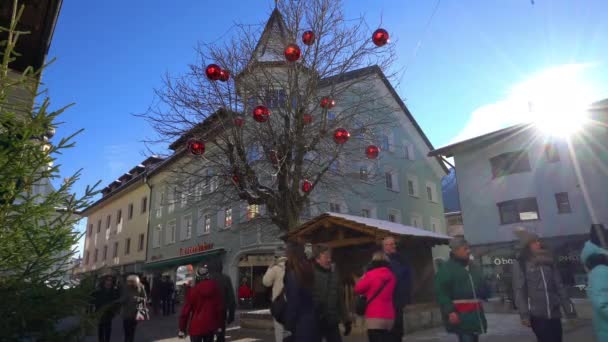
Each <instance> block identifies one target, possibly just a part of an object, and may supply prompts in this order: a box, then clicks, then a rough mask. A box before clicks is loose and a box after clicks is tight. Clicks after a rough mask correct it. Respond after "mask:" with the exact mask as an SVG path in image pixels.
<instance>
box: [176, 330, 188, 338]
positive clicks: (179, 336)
mask: <svg viewBox="0 0 608 342" xmlns="http://www.w3.org/2000/svg"><path fill="white" fill-rule="evenodd" d="M177 338H186V334H185V333H184V332H183V331H181V330H180V332H178V333H177Z"/></svg>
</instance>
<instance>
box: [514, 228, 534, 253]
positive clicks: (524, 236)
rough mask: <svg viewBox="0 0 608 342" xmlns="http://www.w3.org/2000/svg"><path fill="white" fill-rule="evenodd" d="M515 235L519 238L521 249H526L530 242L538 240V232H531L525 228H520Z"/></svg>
mask: <svg viewBox="0 0 608 342" xmlns="http://www.w3.org/2000/svg"><path fill="white" fill-rule="evenodd" d="M515 236H517V238H518V239H519V245H518V247H519V249H525V248H527V247H528V245H529V244H531V243H532V242H534V241H537V240H538V234H536V233H534V232H529V231H527V230H525V229H524V228H518V229H517V230H516V231H515Z"/></svg>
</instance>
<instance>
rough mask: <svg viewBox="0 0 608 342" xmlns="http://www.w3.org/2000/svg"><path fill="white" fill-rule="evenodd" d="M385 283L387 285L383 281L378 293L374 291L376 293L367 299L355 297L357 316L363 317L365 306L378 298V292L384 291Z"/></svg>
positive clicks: (360, 296) (363, 296)
mask: <svg viewBox="0 0 608 342" xmlns="http://www.w3.org/2000/svg"><path fill="white" fill-rule="evenodd" d="M387 283H388V281H385V282H384V283H383V284H382V286H380V288H379V289H378V291H376V293H374V294H373V295H372V296H371V297H370V298H369V299H367V297H365V295H359V296H357V299H356V300H355V313H356V314H357V315H359V316H365V310H366V309H367V306H368V305H369V303H371V302H372V301H373V300H374V299H376V297H378V295H379V294H380V292H382V290H383V289H384V286H386V284H387Z"/></svg>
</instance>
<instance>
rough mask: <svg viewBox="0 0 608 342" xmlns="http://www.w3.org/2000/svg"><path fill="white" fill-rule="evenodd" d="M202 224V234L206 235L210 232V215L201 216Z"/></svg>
mask: <svg viewBox="0 0 608 342" xmlns="http://www.w3.org/2000/svg"><path fill="white" fill-rule="evenodd" d="M203 224H204V226H203V233H204V234H208V233H209V232H211V215H209V214H205V216H203Z"/></svg>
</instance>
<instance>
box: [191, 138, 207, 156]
mask: <svg viewBox="0 0 608 342" xmlns="http://www.w3.org/2000/svg"><path fill="white" fill-rule="evenodd" d="M188 151H190V153H191V154H193V155H195V156H202V155H203V153H205V143H204V142H202V141H200V140H196V139H191V140H189V141H188Z"/></svg>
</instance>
